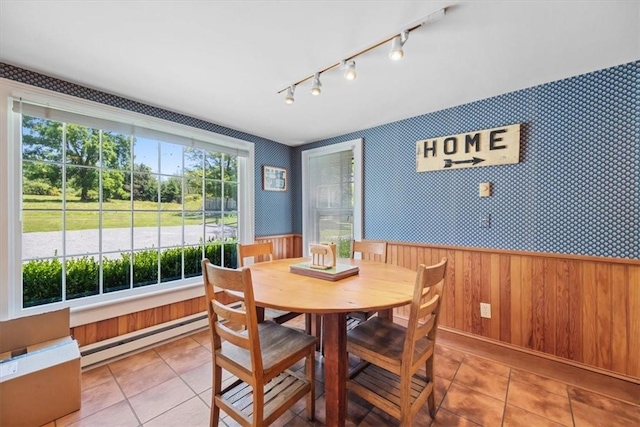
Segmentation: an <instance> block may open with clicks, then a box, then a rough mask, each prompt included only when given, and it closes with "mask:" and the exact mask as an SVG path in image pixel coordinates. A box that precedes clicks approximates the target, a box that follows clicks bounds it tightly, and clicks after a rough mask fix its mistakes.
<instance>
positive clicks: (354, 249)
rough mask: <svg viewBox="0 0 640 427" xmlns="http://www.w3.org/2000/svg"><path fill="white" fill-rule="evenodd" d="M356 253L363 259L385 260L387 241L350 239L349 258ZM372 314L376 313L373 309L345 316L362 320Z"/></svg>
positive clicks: (352, 257)
mask: <svg viewBox="0 0 640 427" xmlns="http://www.w3.org/2000/svg"><path fill="white" fill-rule="evenodd" d="M356 253H359V254H360V257H361V259H364V260H368V261H376V262H383V263H384V262H387V242H385V241H381V240H360V241H358V240H352V241H351V259H354V256H355V254H356ZM374 314H376V312H375V311H352V312H351V313H349V314H348V315H347V317H348V318H350V319H356V320H357V321H358V322H364V321H365V320H367V319H368V318H370V317H371V316H373V315H374Z"/></svg>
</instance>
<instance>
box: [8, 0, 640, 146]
mask: <svg viewBox="0 0 640 427" xmlns="http://www.w3.org/2000/svg"><path fill="white" fill-rule="evenodd" d="M442 7H448V9H447V14H446V16H445V17H444V18H443V19H441V20H439V21H437V22H435V23H430V24H427V25H425V26H423V27H421V28H419V29H418V30H416V31H413V32H412V33H411V34H410V37H409V40H408V41H407V43H406V44H405V57H404V59H403V60H402V61H399V62H391V61H390V60H389V59H388V57H387V54H388V49H389V47H388V45H385V46H381V47H379V48H377V49H374V50H372V51H370V52H369V53H367V54H365V55H362V56H360V57H358V58H356V63H357V71H358V78H357V79H356V80H355V81H353V82H348V81H346V80H345V79H344V78H343V77H342V74H341V72H340V71H339V70H337V69H334V70H332V71H328V72H327V73H326V74H324V75H322V76H321V80H322V83H323V92H322V95H321V96H318V97H313V96H311V94H310V93H309V88H310V83H309V82H306V83H303V84H301V85H300V86H299V87H298V88H297V90H296V97H295V99H296V102H295V103H294V104H293V105H285V103H284V102H283V100H284V95H283V94H280V95H278V94H277V92H278V91H279V90H281V89H283V88H285V87H286V86H288V85H289V84H291V83H294V82H296V81H298V80H301V79H303V78H305V77H307V76H308V75H310V74H313V73H314V72H315V71H317V70H319V69H323V68H326V67H327V66H329V65H332V64H334V63H336V62H338V61H340V60H341V59H343V58H345V57H348V56H351V55H353V54H354V53H356V52H358V51H360V50H362V49H364V48H366V47H369V46H371V45H373V44H375V43H377V42H379V41H381V40H383V39H386V38H388V37H390V36H392V35H393V34H394V33H398V32H399V31H400V30H402V29H404V28H406V26H407V25H408V24H412V23H415V22H416V21H418V20H419V19H420V18H423V17H426V16H427V15H429V14H430V13H432V12H434V11H436V10H438V9H440V8H442ZM638 59H640V1H447V2H443V1H310V0H305V1H301V0H298V1H187V0H181V1H180V0H174V1H155V2H154V1H127V2H124V1H93V0H91V1H89V0H85V1H83V2H81V1H55V0H51V1H46V2H44V1H32V0H22V1H9V0H0V62H6V63H9V64H12V65H16V66H19V67H23V68H26V69H29V70H33V71H37V72H41V73H43V74H47V75H50V76H53V77H58V78H61V79H64V80H67V81H71V82H74V83H78V84H81V85H83V86H87V87H90V88H94V89H98V90H102V91H105V92H109V93H112V94H116V95H120V96H123V97H126V98H129V99H133V100H136V101H140V102H144V103H146V104H150V105H154V106H158V107H162V108H166V109H168V110H171V111H175V112H179V113H183V114H187V115H189V116H193V117H197V118H201V119H204V120H207V121H210V122H213V123H217V124H220V125H223V126H227V127H230V128H234V129H237V130H241V131H245V132H248V133H251V134H254V135H258V136H261V137H264V138H268V139H271V140H274V141H277V142H281V143H283V144H287V145H292V146H295V145H300V144H303V143H307V142H312V141H317V140H320V139H324V138H328V137H332V136H337V135H342V134H344V133H348V132H351V131H356V130H360V129H365V128H369V127H372V126H376V125H380V124H384V123H389V122H392V121H395V120H399V119H404V118H407V117H413V116H417V115H420V114H425V113H428V112H431V111H436V110H441V109H444V108H448V107H452V106H455V105H460V104H464V103H467V102H471V101H474V100H478V99H483V98H487V97H491V96H495V95H499V94H502V93H506V92H511V91H514V90H518V89H523V88H527V87H531V86H534V85H538V84H541V83H546V82H550V81H554V80H558V79H562V78H566V77H570V76H575V75H578V74H582V73H586V72H590V71H594V70H598V69H602V68H606V67H610V66H614V65H619V64H623V63H627V62H631V61H634V60H638Z"/></svg>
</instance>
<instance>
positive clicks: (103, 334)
mask: <svg viewBox="0 0 640 427" xmlns="http://www.w3.org/2000/svg"><path fill="white" fill-rule="evenodd" d="M203 293H204V290H203ZM206 310H207V306H206V304H205V298H204V296H202V297H198V298H192V299H188V300H186V301H180V302H177V303H174V304H167V305H163V306H161V307H155V308H150V309H148V310H143V311H138V312H135V313H130V314H125V315H124V316H118V317H112V318H110V319H105V320H101V321H99V322H94V323H88V324H86V325H79V326H76V327H73V328H71V336H72V337H73V338H74V339H76V340H78V345H79V346H80V347H82V346H84V345H88V344H94V343H97V342H100V341H104V340H107V339H110V338H115V337H118V336H120V335H124V334H128V333H131V332H135V331H139V330H141V329H145V328H149V327H151V326H156V325H159V324H161V323H165V322H169V321H172V320H177V319H180V318H182V317H186V316H191V315H192V314H196V313H202V312H204V311H206Z"/></svg>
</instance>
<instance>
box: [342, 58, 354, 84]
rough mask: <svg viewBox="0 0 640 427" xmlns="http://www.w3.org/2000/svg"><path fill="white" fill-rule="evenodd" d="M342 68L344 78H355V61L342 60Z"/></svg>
mask: <svg viewBox="0 0 640 427" xmlns="http://www.w3.org/2000/svg"><path fill="white" fill-rule="evenodd" d="M342 64H343V65H342V68H343V69H344V78H345V79H347V80H355V79H356V77H357V74H356V61H349V62H346V61H342Z"/></svg>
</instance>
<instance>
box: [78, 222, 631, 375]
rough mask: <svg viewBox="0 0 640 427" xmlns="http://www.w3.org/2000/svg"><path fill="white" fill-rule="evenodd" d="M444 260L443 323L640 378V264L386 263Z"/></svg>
mask: <svg viewBox="0 0 640 427" xmlns="http://www.w3.org/2000/svg"><path fill="white" fill-rule="evenodd" d="M256 241H273V243H274V251H275V258H276V259H281V258H296V257H300V256H302V255H301V254H302V237H301V236H300V235H293V234H288V235H281V236H268V237H258V238H256ZM442 257H447V258H448V260H449V264H448V268H447V288H446V293H445V299H444V305H443V307H442V312H441V317H440V319H441V321H440V324H441V325H442V326H446V327H448V328H452V329H456V330H459V331H463V332H466V333H471V334H474V335H478V336H482V337H486V338H489V339H492V340H496V341H499V342H501V343H505V344H508V345H511V346H515V347H520V348H522V349H525V350H526V351H534V352H541V353H545V354H548V355H551V356H553V357H558V358H562V359H566V360H568V361H571V362H576V363H579V364H584V365H588V366H591V367H595V368H598V369H602V370H607V371H611V372H615V373H616V374H619V375H622V376H626V377H632V378H634V379H640V260H622V259H613V258H595V257H585V256H571V255H556V254H542V253H540V254H539V253H531V252H516V251H501V250H491V249H476V248H457V247H440V246H429V245H421V244H409V243H402V242H390V243H389V246H388V253H387V262H388V263H391V264H395V265H400V266H403V267H406V268H410V269H414V270H415V269H416V268H417V266H418V264H421V263H424V264H430V263H435V262H437V261H439V260H440V259H441V258H442ZM480 302H487V303H490V304H491V315H492V317H491V319H484V318H481V317H480ZM205 309H206V306H205V302H204V297H200V298H194V299H191V300H187V301H181V302H178V303H175V304H170V305H167V306H162V307H157V308H154V309H150V310H145V311H141V312H137V313H131V314H127V315H124V316H120V317H115V318H112V319H107V320H103V321H100V322H96V323H92V324H88V325H81V326H77V327H75V328H72V335H73V336H74V337H75V338H76V339H78V341H79V342H80V345H81V346H82V345H87V344H92V343H95V342H99V341H101V340H105V339H108V338H113V337H116V336H119V335H123V334H126V333H130V332H134V331H137V330H140V329H144V328H147V327H150V326H155V325H158V324H161V323H164V322H167V321H170V320H175V319H179V318H180V317H184V316H189V315H192V314H195V313H199V312H204V311H205ZM395 315H396V317H398V318H400V319H402V318H406V317H408V311H407V310H406V309H405V308H400V309H397V310H396V313H395Z"/></svg>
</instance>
